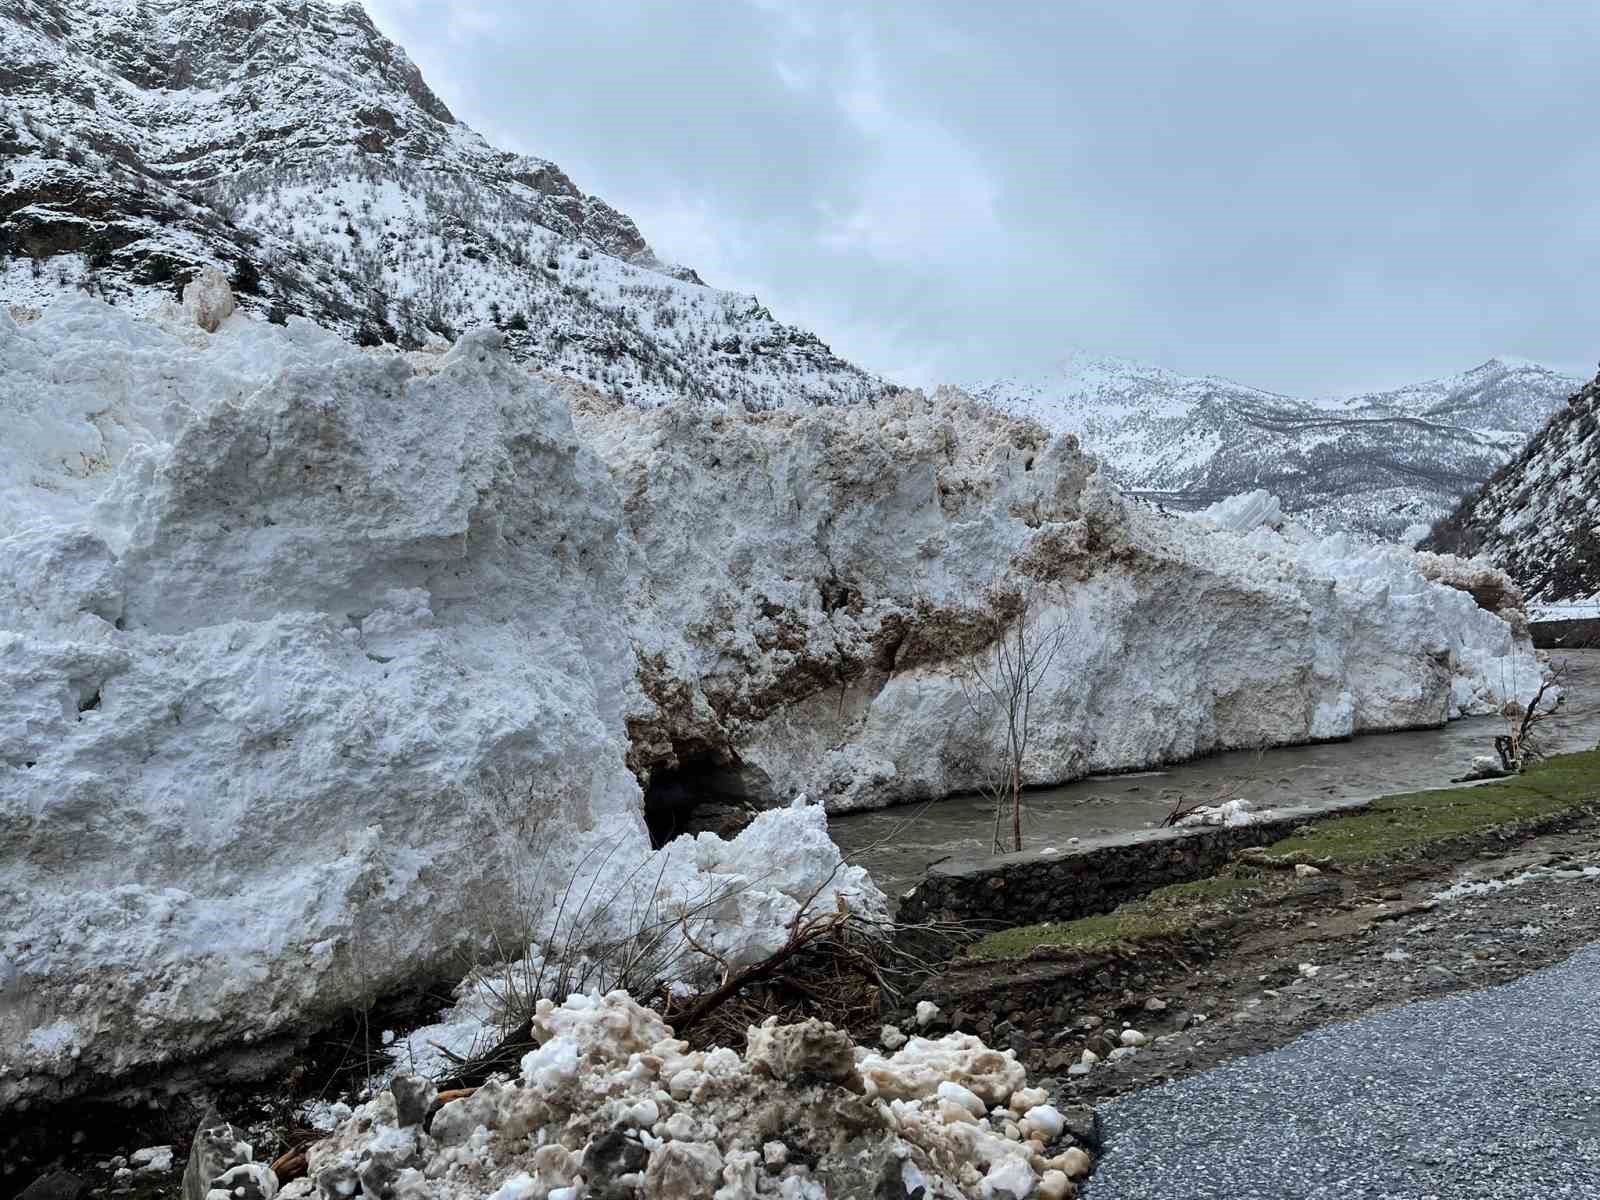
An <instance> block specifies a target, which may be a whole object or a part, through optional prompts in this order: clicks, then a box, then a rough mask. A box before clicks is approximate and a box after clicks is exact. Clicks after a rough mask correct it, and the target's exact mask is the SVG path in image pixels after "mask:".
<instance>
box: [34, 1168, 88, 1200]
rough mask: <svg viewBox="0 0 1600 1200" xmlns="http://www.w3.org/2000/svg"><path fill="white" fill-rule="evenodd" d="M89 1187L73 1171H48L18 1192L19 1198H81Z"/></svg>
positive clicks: (35, 1199)
mask: <svg viewBox="0 0 1600 1200" xmlns="http://www.w3.org/2000/svg"><path fill="white" fill-rule="evenodd" d="M87 1187H88V1184H86V1183H85V1182H84V1181H83V1180H82V1179H80V1178H79V1177H78V1176H76V1175H74V1174H73V1173H72V1172H71V1171H60V1170H57V1171H47V1172H46V1173H45V1174H43V1175H41V1176H39V1178H37V1179H35V1180H34V1181H33V1182H32V1183H30V1184H29V1185H28V1186H27V1187H25V1188H23V1189H22V1191H21V1192H19V1193H18V1194H17V1200H79V1197H81V1196H83V1194H84V1191H85V1189H86V1188H87Z"/></svg>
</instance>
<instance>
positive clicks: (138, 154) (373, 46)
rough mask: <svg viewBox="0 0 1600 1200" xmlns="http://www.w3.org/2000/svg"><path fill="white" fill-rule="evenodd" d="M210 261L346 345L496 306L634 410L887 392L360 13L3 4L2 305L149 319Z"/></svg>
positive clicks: (294, 6) (196, 1)
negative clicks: (498, 141)
mask: <svg viewBox="0 0 1600 1200" xmlns="http://www.w3.org/2000/svg"><path fill="white" fill-rule="evenodd" d="M207 265H211V266H217V267H219V268H221V269H222V270H223V271H224V272H226V273H228V274H229V275H231V276H232V278H233V280H234V285H235V287H234V290H235V291H236V292H237V293H239V294H240V299H241V301H242V303H243V304H244V305H245V306H246V307H247V308H253V309H255V310H256V311H258V312H263V313H271V314H273V315H274V317H275V318H276V319H280V320H281V319H283V318H284V317H286V316H287V315H290V314H300V315H304V316H307V317H310V318H312V319H313V320H315V321H317V322H318V323H319V324H321V325H324V326H326V327H328V328H331V329H334V330H337V331H339V332H341V333H343V334H344V335H345V336H347V337H351V338H354V339H357V340H361V341H364V342H376V341H380V340H383V341H394V342H398V343H399V344H401V345H419V344H421V343H423V342H425V341H427V340H428V339H429V338H430V337H431V336H439V337H444V338H446V339H453V338H454V337H455V336H456V335H457V334H459V333H460V332H461V331H462V330H463V329H464V328H466V327H468V326H471V325H474V324H480V323H485V322H490V321H492V322H494V323H496V324H498V325H500V326H501V328H502V329H504V330H505V331H506V333H507V337H508V340H509V342H510V344H511V346H512V349H513V353H515V354H516V355H517V356H518V357H519V358H521V359H523V360H524V361H526V362H528V363H530V364H531V365H533V366H535V367H537V368H540V369H545V370H549V371H551V372H554V373H558V374H561V375H565V376H570V377H572V378H576V379H579V380H582V381H584V382H586V383H588V384H589V385H590V386H592V387H594V388H596V389H597V390H600V391H603V392H606V393H609V394H613V395H616V396H618V397H627V398H629V399H633V400H635V401H636V402H640V403H646V404H648V403H653V402H660V401H666V400H674V399H682V398H697V399H708V400H713V401H720V402H727V403H737V404H742V405H744V406H746V407H749V408H767V407H771V406H774V405H778V404H782V403H786V402H794V401H810V402H819V403H840V402H847V401H852V400H857V399H860V398H862V397H863V396H866V395H870V394H874V393H876V392H878V391H880V390H881V389H882V386H883V385H882V383H881V381H879V380H878V379H876V378H874V377H872V376H871V375H869V374H868V373H866V372H864V371H862V370H860V369H858V368H856V367H854V366H852V365H851V364H849V363H846V362H844V361H843V360H841V359H840V358H838V357H837V356H836V355H834V354H833V353H832V352H831V351H830V350H829V349H828V347H827V346H826V345H824V344H823V343H822V342H821V341H820V340H819V339H818V338H817V337H816V336H815V335H814V334H812V333H809V332H807V331H805V330H801V329H796V328H793V327H791V326H788V325H785V324H783V323H782V322H780V321H778V320H777V319H776V318H774V317H773V316H772V314H771V313H770V312H768V311H767V309H766V308H764V307H763V306H762V305H761V304H760V303H759V302H758V301H757V300H756V298H755V297H753V296H748V295H741V294H738V293H734V292H728V291H721V290H718V289H716V288H712V287H708V286H706V285H705V284H703V283H702V282H701V281H700V279H699V277H698V276H696V275H695V273H694V272H693V271H692V270H689V269H687V268H684V267H676V266H671V265H669V264H665V263H663V262H661V261H660V260H659V259H658V258H657V257H656V255H655V253H654V252H653V251H652V250H651V249H650V247H649V245H648V244H647V243H646V242H645V240H644V238H643V237H642V236H641V234H640V233H639V230H638V228H637V227H636V226H635V225H634V223H633V221H631V220H630V219H629V218H628V217H626V216H624V215H623V214H622V213H620V212H618V211H616V210H615V209H614V208H612V207H611V206H610V205H608V204H606V203H605V202H604V201H603V200H600V199H598V198H596V197H594V196H588V195H585V194H584V193H582V192H581V191H579V189H578V188H577V187H576V186H575V185H574V184H573V182H572V181H571V180H570V179H569V178H568V177H567V176H566V175H565V174H564V173H563V172H562V171H561V169H560V168H559V167H557V166H556V165H555V164H554V163H550V162H547V161H544V160H542V159H537V158H529V157H526V156H522V155H517V154H510V153H505V152H502V151H498V150H496V149H494V148H493V147H491V146H490V145H489V144H488V143H487V142H485V141H484V140H483V139H482V138H481V137H479V136H478V135H477V134H476V133H474V132H473V131H472V130H470V129H469V128H467V127H466V126H465V125H463V124H462V123H461V122H459V121H457V120H456V119H455V117H454V116H452V114H451V113H450V110H449V109H448V108H446V107H445V105H444V104H443V102H442V101H440V99H439V98H438V97H437V96H436V95H434V93H433V92H432V91H431V90H429V88H428V85H427V84H426V83H425V82H424V80H423V78H422V75H421V73H420V72H419V71H418V70H417V68H416V66H415V65H413V64H412V62H411V61H410V60H409V59H408V58H407V57H406V54H405V52H404V51H403V50H402V49H401V48H400V47H398V46H396V45H395V44H394V43H392V42H390V41H389V40H387V39H386V38H384V37H383V36H382V35H381V34H380V33H379V32H378V31H377V29H376V28H375V27H374V26H373V24H372V22H371V21H370V19H369V18H368V17H367V15H366V14H365V12H363V11H362V9H361V7H360V6H359V5H357V4H348V5H330V4H324V3H305V2H302V0H138V2H137V3H135V2H131V0H0V303H10V304H11V305H13V306H16V307H18V308H21V309H24V310H28V309H37V308H40V307H42V306H43V305H44V303H46V302H47V301H48V300H49V299H50V298H52V297H53V296H55V295H58V294H60V293H61V292H63V291H71V290H74V289H80V290H85V291H89V292H92V293H94V294H96V295H99V296H101V297H103V298H105V299H108V300H110V301H112V302H113V303H116V304H118V305H120V306H128V307H132V308H134V309H135V310H136V311H147V310H149V309H151V308H153V307H155V306H157V305H158V304H159V303H160V302H161V301H163V300H165V299H169V298H172V297H173V296H174V295H175V294H176V293H177V291H178V290H179V289H181V286H182V284H183V283H184V282H185V281H186V280H188V279H189V278H191V277H192V276H193V275H195V274H196V273H197V272H198V271H199V269H200V268H202V267H204V266H207Z"/></svg>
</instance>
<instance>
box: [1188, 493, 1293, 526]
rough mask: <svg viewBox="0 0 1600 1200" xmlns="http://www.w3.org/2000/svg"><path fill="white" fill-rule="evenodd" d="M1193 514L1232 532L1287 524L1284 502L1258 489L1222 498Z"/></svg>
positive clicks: (1201, 519) (1198, 518)
mask: <svg viewBox="0 0 1600 1200" xmlns="http://www.w3.org/2000/svg"><path fill="white" fill-rule="evenodd" d="M1193 516H1194V519H1195V520H1197V521H1206V522H1208V523H1209V524H1211V525H1212V526H1214V527H1215V528H1217V529H1225V530H1227V531H1228V532H1229V533H1249V532H1250V531H1251V530H1252V529H1260V528H1262V527H1263V526H1265V527H1266V528H1268V529H1275V528H1277V527H1278V526H1279V525H1281V524H1283V505H1282V504H1280V503H1279V502H1278V498H1277V497H1276V496H1274V495H1273V494H1272V493H1271V492H1268V491H1264V490H1262V489H1260V488H1258V489H1256V490H1255V491H1253V492H1244V493H1242V494H1241V495H1238V496H1229V497H1227V498H1226V499H1223V500H1218V501H1217V502H1216V503H1215V504H1213V505H1211V506H1210V507H1209V508H1202V509H1201V510H1200V511H1199V512H1197V513H1194V514H1193Z"/></svg>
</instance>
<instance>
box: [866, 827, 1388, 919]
mask: <svg viewBox="0 0 1600 1200" xmlns="http://www.w3.org/2000/svg"><path fill="white" fill-rule="evenodd" d="M1367 803H1368V802H1367V801H1364V800H1360V801H1351V802H1348V803H1345V804H1340V805H1333V806H1317V807H1312V806H1309V805H1306V806H1294V807H1289V808H1275V809H1272V810H1270V811H1268V812H1267V813H1265V814H1263V815H1261V816H1259V817H1257V819H1256V820H1255V821H1254V822H1252V823H1251V824H1249V825H1240V826H1231V827H1230V826H1212V825H1203V826H1198V827H1190V828H1185V829H1140V830H1135V831H1133V832H1130V833H1115V834H1105V835H1103V836H1100V837H1089V838H1083V839H1082V840H1081V841H1080V842H1079V843H1078V844H1077V845H1075V846H1068V847H1066V848H1065V849H1053V850H1033V851H1024V852H1023V853H1021V854H1012V855H1007V856H1006V857H1004V858H993V859H978V860H968V861H955V862H943V863H937V864H935V865H934V866H932V867H930V868H928V874H927V876H926V878H924V879H923V881H922V882H921V883H919V884H918V885H917V886H916V887H914V888H912V889H911V890H910V891H909V892H907V893H906V894H905V895H904V896H903V897H901V900H900V906H899V910H898V914H897V915H898V918H899V920H900V921H901V922H902V923H905V924H914V923H918V922H922V921H927V920H931V919H933V918H940V919H945V920H950V919H954V920H961V921H973V922H980V923H982V922H994V923H995V924H996V925H997V926H1006V927H1009V926H1014V925H1030V924H1032V923H1034V922H1035V921H1071V920H1076V919H1077V918H1078V917H1086V916H1091V915H1093V914H1095V913H1105V912H1110V911H1111V910H1112V909H1114V908H1116V907H1117V905H1119V904H1122V903H1123V902H1124V901H1127V900H1133V899H1137V898H1138V897H1140V896H1144V895H1147V894H1149V893H1150V892H1152V891H1154V890H1155V889H1156V888H1158V887H1164V886H1166V885H1167V884H1169V883H1184V882H1187V881H1189V880H1191V879H1201V878H1204V877H1205V876H1207V875H1211V874H1214V873H1215V872H1216V871H1218V870H1220V869H1221V868H1222V867H1224V866H1226V865H1227V863H1228V860H1229V859H1230V858H1231V857H1232V856H1233V854H1234V852H1235V851H1238V850H1243V849H1246V848H1248V847H1252V846H1264V845H1267V844H1268V843H1270V842H1275V841H1278V840H1279V839H1280V838H1283V837H1286V836H1287V835H1288V834H1289V833H1290V832H1291V831H1293V830H1294V829H1295V828H1296V827H1297V826H1300V825H1304V824H1306V823H1307V822H1309V821H1317V820H1321V819H1324V818H1326V817H1334V816H1343V815H1345V814H1346V813H1349V812H1353V811H1356V810H1359V809H1362V808H1365V807H1366V805H1367Z"/></svg>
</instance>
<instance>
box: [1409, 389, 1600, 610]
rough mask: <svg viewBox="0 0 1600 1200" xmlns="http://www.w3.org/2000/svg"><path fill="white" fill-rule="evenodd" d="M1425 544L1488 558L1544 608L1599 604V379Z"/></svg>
mask: <svg viewBox="0 0 1600 1200" xmlns="http://www.w3.org/2000/svg"><path fill="white" fill-rule="evenodd" d="M1423 544H1424V545H1425V546H1427V547H1429V548H1433V549H1438V550H1444V551H1450V552H1459V553H1466V554H1471V553H1481V554H1485V555H1487V556H1488V557H1489V558H1490V559H1491V560H1492V561H1493V562H1494V563H1495V564H1496V565H1498V566H1500V567H1501V568H1503V569H1504V570H1505V571H1506V572H1507V573H1508V574H1509V575H1511V577H1512V578H1514V579H1515V580H1516V581H1517V582H1518V583H1519V584H1520V585H1521V586H1522V587H1523V589H1524V590H1525V591H1526V592H1527V594H1528V597H1529V599H1530V600H1535V601H1538V602H1540V603H1541V604H1542V605H1546V606H1554V605H1561V604H1573V603H1578V602H1586V601H1590V600H1600V376H1597V377H1596V378H1595V379H1594V380H1592V381H1591V382H1589V383H1588V384H1586V385H1585V386H1584V387H1582V388H1581V389H1578V390H1577V391H1576V392H1575V393H1574V394H1573V395H1572V396H1571V397H1570V398H1569V399H1568V400H1567V402H1566V403H1565V404H1563V405H1561V406H1560V407H1558V408H1557V409H1556V411H1555V413H1554V414H1553V415H1552V416H1551V417H1550V419H1549V421H1548V422H1546V423H1545V425H1544V427H1543V428H1542V429H1540V430H1539V431H1538V432H1537V433H1535V434H1534V435H1533V437H1532V438H1531V439H1529V441H1528V444H1527V445H1526V446H1525V447H1523V449H1522V452H1521V453H1520V454H1518V455H1517V457H1516V458H1515V459H1513V460H1512V461H1511V462H1509V463H1507V464H1506V465H1505V466H1503V467H1501V468H1500V469H1499V470H1497V471H1496V472H1495V473H1494V474H1493V475H1491V476H1490V477H1489V479H1488V481H1487V482H1486V483H1484V485H1483V486H1482V487H1481V488H1479V489H1478V490H1477V491H1476V492H1474V493H1473V494H1472V495H1470V496H1468V497H1466V498H1465V499H1464V500H1462V501H1461V503H1460V504H1459V505H1457V507H1456V508H1455V509H1454V510H1453V511H1452V512H1451V513H1450V514H1449V515H1448V516H1446V517H1444V518H1443V519H1442V520H1440V521H1439V522H1438V523H1437V524H1436V525H1435V526H1434V528H1433V530H1432V532H1431V533H1430V534H1429V536H1428V538H1427V540H1426V541H1425V542H1424V543H1423Z"/></svg>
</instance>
